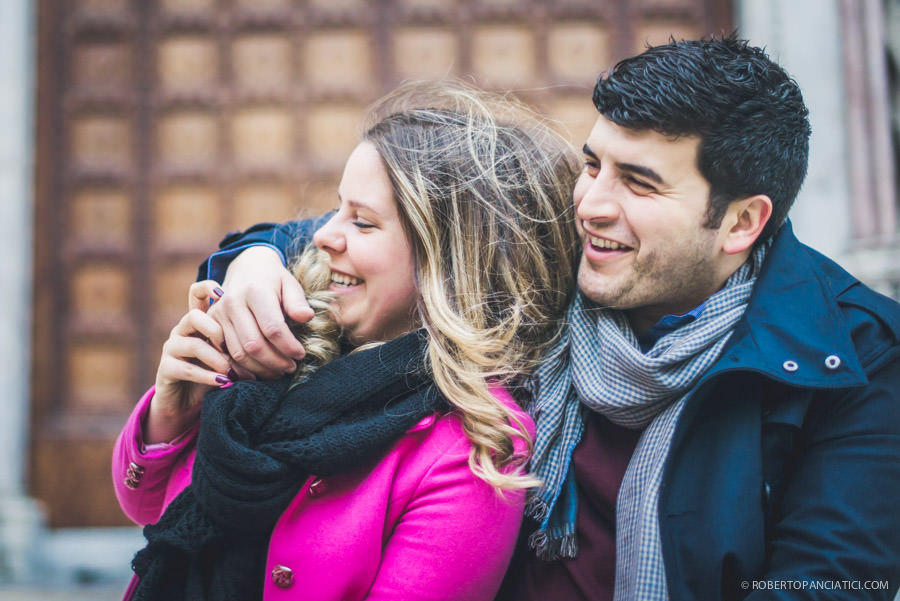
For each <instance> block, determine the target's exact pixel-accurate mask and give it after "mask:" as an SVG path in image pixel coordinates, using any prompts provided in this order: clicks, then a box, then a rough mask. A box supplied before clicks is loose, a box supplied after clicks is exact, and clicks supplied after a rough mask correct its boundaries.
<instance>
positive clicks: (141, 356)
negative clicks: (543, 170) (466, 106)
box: [29, 0, 732, 526]
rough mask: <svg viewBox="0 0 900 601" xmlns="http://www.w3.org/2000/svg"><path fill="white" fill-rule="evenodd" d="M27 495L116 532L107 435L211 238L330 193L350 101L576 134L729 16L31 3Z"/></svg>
mask: <svg viewBox="0 0 900 601" xmlns="http://www.w3.org/2000/svg"><path fill="white" fill-rule="evenodd" d="M38 15H39V43H38V46H39V47H38V82H39V89H38V104H39V106H38V110H37V124H36V127H37V141H38V143H37V156H36V201H35V208H36V222H35V223H36V226H35V228H36V229H35V252H36V255H35V259H36V263H35V274H34V279H35V301H34V302H35V307H34V308H35V312H34V315H35V322H34V345H33V365H34V369H33V405H32V445H31V470H30V476H29V486H30V492H31V494H32V495H33V496H35V497H37V498H39V499H41V500H42V501H43V502H44V503H45V505H46V507H47V512H48V518H49V522H50V524H51V525H52V526H100V525H115V524H124V523H127V521H126V520H125V518H124V516H122V514H121V512H120V511H119V509H118V506H117V504H116V501H115V499H114V497H113V494H112V488H111V486H110V477H111V476H110V469H109V457H110V450H111V447H112V444H113V440H114V438H115V436H116V434H117V433H118V431H119V428H120V427H121V425H122V423H123V421H124V419H125V417H126V416H127V414H128V412H129V410H130V409H131V407H132V406H133V404H134V403H135V402H136V400H137V399H138V397H139V396H140V394H141V393H142V392H143V391H144V390H145V389H146V388H147V387H148V386H149V385H150V384H151V383H152V382H153V379H154V374H155V370H156V363H157V360H158V357H159V352H160V348H161V345H162V342H163V340H164V339H165V338H166V336H167V333H168V331H169V329H170V328H171V327H172V325H173V324H174V323H175V322H176V321H177V319H178V318H179V316H180V315H181V314H182V313H183V311H184V309H185V304H186V303H185V299H186V290H187V287H188V285H189V284H190V283H191V282H192V281H193V279H194V275H195V270H196V266H197V264H198V262H199V261H200V260H201V259H202V258H203V257H204V256H205V255H206V254H208V253H209V252H210V251H211V250H212V249H213V248H214V247H215V245H216V243H217V241H218V240H219V238H220V237H221V236H222V235H223V234H224V233H225V232H226V231H228V230H232V229H238V228H243V227H246V226H248V225H251V224H253V223H255V222H257V221H280V220H286V219H290V218H293V217H296V216H297V215H299V214H301V213H303V212H304V211H305V212H306V213H308V214H317V213H319V212H321V210H323V209H325V208H329V207H331V206H333V204H334V199H335V189H336V183H337V178H338V177H339V174H340V169H341V167H342V164H343V161H344V159H345V157H346V156H347V154H348V153H349V151H350V150H351V149H352V148H353V146H354V145H355V141H356V131H357V120H358V118H359V116H360V114H361V112H362V111H363V109H364V107H365V106H366V104H367V103H369V102H370V101H371V100H373V99H374V98H376V97H377V96H378V95H379V94H381V93H383V92H385V91H387V90H389V89H390V88H391V87H393V86H395V85H396V84H397V83H398V82H400V81H402V80H403V79H406V78H410V77H422V76H442V75H463V76H468V75H471V76H473V77H474V79H475V81H476V82H478V83H479V84H481V85H483V86H487V87H492V88H498V89H513V90H517V91H519V94H520V95H521V96H522V97H523V98H525V99H526V100H528V101H530V102H533V103H534V104H535V105H536V106H538V107H539V108H540V109H541V110H543V111H545V112H546V113H547V114H549V115H550V116H552V117H554V118H556V119H558V120H559V121H560V123H561V126H563V127H567V128H568V130H569V131H570V133H571V136H572V138H573V140H575V141H576V142H578V143H580V140H582V139H583V138H584V137H585V136H586V134H587V132H588V131H589V129H590V127H591V125H592V123H593V120H594V118H595V111H594V108H593V106H592V105H591V103H590V89H591V87H592V85H593V80H594V78H595V77H596V75H597V74H598V73H599V72H600V71H601V70H603V69H606V68H608V67H609V66H610V65H612V64H613V62H614V61H615V60H616V59H618V58H621V57H623V56H626V55H629V54H633V53H635V52H638V51H640V50H641V48H642V47H643V44H644V42H645V41H651V42H659V41H663V40H665V39H666V38H667V37H668V36H669V35H670V34H674V35H675V36H676V37H695V36H698V35H702V34H706V33H709V32H716V33H721V32H722V31H729V30H730V29H731V27H732V22H731V19H732V17H731V6H730V2H728V1H726V0H653V1H651V0H643V1H637V0H633V1H631V2H628V1H625V0H606V1H603V0H558V1H549V0H548V1H540V0H459V1H456V2H453V1H448V0H306V1H292V0H67V1H66V2H56V1H53V0H41V1H40V3H39V11H38Z"/></svg>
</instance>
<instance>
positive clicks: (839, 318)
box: [707, 222, 868, 388]
mask: <svg viewBox="0 0 900 601" xmlns="http://www.w3.org/2000/svg"><path fill="white" fill-rule="evenodd" d="M857 283H858V280H856V279H855V278H854V277H853V276H851V275H850V274H848V273H847V272H846V271H844V270H843V269H841V268H840V267H838V266H837V265H836V264H835V263H833V262H832V261H831V260H830V259H828V258H826V257H824V256H822V255H820V254H819V253H817V252H816V251H814V250H812V249H810V248H809V247H807V246H806V245H804V244H802V243H801V242H800V241H799V240H797V238H796V236H794V233H793V229H792V228H791V224H790V222H788V223H785V225H784V226H783V227H782V228H781V230H780V231H779V232H778V234H777V235H776V238H775V240H774V242H773V244H772V248H770V249H769V252H768V254H767V256H766V259H765V261H764V263H763V266H762V270H761V271H760V275H759V278H758V280H757V282H756V286H755V289H754V290H753V293H752V294H751V296H750V301H749V305H748V307H747V310H746V312H745V313H744V316H743V317H742V318H741V320H740V321H739V322H738V324H737V325H736V326H735V331H734V333H733V334H732V337H731V339H730V340H729V341H728V344H727V346H726V347H725V349H724V351H723V353H722V357H721V358H720V359H719V361H717V362H716V364H715V365H714V366H713V367H712V369H710V372H709V373H707V377H710V376H712V375H713V374H714V373H716V372H719V371H724V370H730V369H752V370H754V371H761V372H763V373H765V374H766V375H768V376H769V377H771V378H773V379H775V380H779V381H782V382H785V383H787V384H789V385H793V386H799V387H804V388H846V387H853V386H862V385H865V384H866V383H867V382H868V379H867V378H866V375H865V372H864V371H863V368H862V366H861V365H860V362H859V358H858V356H857V353H856V349H855V347H854V344H853V341H852V338H851V336H850V330H849V327H848V325H847V324H846V322H845V320H844V317H843V315H842V313H841V311H840V308H839V307H838V304H837V300H836V297H837V296H838V295H839V294H840V293H841V292H843V291H844V290H846V289H847V288H849V287H851V286H853V285H855V284H857Z"/></svg>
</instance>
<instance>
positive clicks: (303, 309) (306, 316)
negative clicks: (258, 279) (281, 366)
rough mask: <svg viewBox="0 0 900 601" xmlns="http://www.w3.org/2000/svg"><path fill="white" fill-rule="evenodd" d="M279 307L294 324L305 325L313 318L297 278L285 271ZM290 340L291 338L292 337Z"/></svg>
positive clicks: (284, 350)
mask: <svg viewBox="0 0 900 601" xmlns="http://www.w3.org/2000/svg"><path fill="white" fill-rule="evenodd" d="M281 305H282V306H283V307H284V313H285V315H287V316H288V317H290V318H291V319H293V320H294V321H296V322H299V323H306V322H307V321H309V320H310V319H312V318H313V309H312V307H310V306H309V302H307V300H306V293H305V292H304V291H303V286H301V285H300V282H298V281H297V278H295V277H294V276H293V275H291V274H290V273H288V272H287V271H285V272H284V274H282V277H281ZM291 338H293V336H292V337H291ZM295 341H296V339H295ZM273 343H274V341H273ZM276 346H278V348H279V349H281V350H282V352H285V354H286V355H291V353H290V352H287V351H288V350H289V349H287V348H282V347H281V346H279V345H277V344H276ZM291 356H293V355H291ZM302 358H303V356H302V355H301V356H300V357H297V359H302Z"/></svg>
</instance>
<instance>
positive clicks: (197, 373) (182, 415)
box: [144, 280, 231, 444]
mask: <svg viewBox="0 0 900 601" xmlns="http://www.w3.org/2000/svg"><path fill="white" fill-rule="evenodd" d="M221 295H222V293H221V289H220V288H219V287H218V284H216V282H213V281H211V280H207V281H204V282H197V283H195V284H193V285H192V286H191V289H190V301H189V306H190V307H191V309H190V311H188V313H187V314H186V315H185V316H184V317H182V318H181V321H179V322H178V324H177V325H176V326H175V327H174V328H172V332H171V333H170V334H169V339H168V340H167V341H166V343H165V344H164V345H163V350H162V356H161V358H160V361H159V369H158V370H157V372H156V392H155V394H154V396H153V400H152V401H151V402H150V410H149V412H148V414H147V422H146V424H145V426H144V442H145V443H146V444H153V443H157V442H169V441H171V440H173V439H174V438H176V437H177V436H178V435H180V434H181V433H182V432H184V431H185V430H186V429H187V428H188V427H189V426H190V425H191V424H192V423H193V422H194V421H195V420H196V419H197V417H198V415H199V413H200V401H201V399H202V398H203V395H204V394H206V393H207V392H209V391H210V390H212V389H213V388H215V387H220V386H223V385H225V384H228V383H229V382H230V381H231V379H230V378H229V377H228V376H227V375H226V374H227V373H228V372H229V371H230V370H231V363H230V361H229V357H228V354H227V353H226V352H225V346H224V341H225V337H224V334H223V331H222V327H221V326H220V325H219V324H218V323H217V322H216V320H215V319H213V318H212V317H210V316H209V315H207V314H206V309H207V308H208V307H209V300H210V299H218V298H219V297H221Z"/></svg>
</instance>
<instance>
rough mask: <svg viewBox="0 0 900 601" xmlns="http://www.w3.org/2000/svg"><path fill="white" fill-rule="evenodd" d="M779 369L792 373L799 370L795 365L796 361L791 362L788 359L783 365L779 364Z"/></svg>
mask: <svg viewBox="0 0 900 601" xmlns="http://www.w3.org/2000/svg"><path fill="white" fill-rule="evenodd" d="M781 368H782V369H783V370H784V371H787V372H791V373H793V372H795V371H797V370H798V369H800V366H799V365H797V362H796V361H791V360H790V359H788V360H787V361H785V362H784V363H782V364H781Z"/></svg>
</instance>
